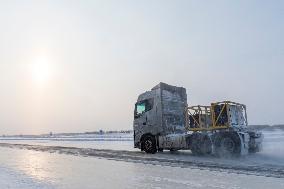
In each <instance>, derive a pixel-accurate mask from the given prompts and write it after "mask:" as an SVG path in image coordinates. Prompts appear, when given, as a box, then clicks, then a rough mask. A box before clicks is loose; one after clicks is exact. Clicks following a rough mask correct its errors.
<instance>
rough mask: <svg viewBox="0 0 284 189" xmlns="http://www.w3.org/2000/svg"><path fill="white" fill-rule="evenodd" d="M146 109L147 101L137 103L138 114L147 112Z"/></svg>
mask: <svg viewBox="0 0 284 189" xmlns="http://www.w3.org/2000/svg"><path fill="white" fill-rule="evenodd" d="M145 110H146V103H145V102H141V103H139V104H137V105H136V114H137V115H141V114H143V113H144V112H145Z"/></svg>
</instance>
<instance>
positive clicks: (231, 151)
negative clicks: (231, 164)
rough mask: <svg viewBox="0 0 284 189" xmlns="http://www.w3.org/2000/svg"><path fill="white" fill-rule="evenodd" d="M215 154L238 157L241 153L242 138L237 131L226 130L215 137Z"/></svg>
mask: <svg viewBox="0 0 284 189" xmlns="http://www.w3.org/2000/svg"><path fill="white" fill-rule="evenodd" d="M214 148H215V154H216V155H217V156H218V157H225V158H229V157H237V156H240V154H241V140H240V137H239V135H238V134H237V133H234V132H224V133H221V134H219V135H218V136H217V137H215V141H214Z"/></svg>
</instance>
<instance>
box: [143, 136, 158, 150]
mask: <svg viewBox="0 0 284 189" xmlns="http://www.w3.org/2000/svg"><path fill="white" fill-rule="evenodd" d="M142 146H143V148H142V149H143V150H144V151H145V152H146V153H148V154H154V153H156V152H157V145H156V140H155V137H153V136H150V135H149V136H146V137H144V138H143V140H142Z"/></svg>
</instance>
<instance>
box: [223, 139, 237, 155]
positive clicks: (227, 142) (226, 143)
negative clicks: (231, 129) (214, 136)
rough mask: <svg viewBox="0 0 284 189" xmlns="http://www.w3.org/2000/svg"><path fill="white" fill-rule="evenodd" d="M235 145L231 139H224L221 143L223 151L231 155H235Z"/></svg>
mask: <svg viewBox="0 0 284 189" xmlns="http://www.w3.org/2000/svg"><path fill="white" fill-rule="evenodd" d="M235 146H236V145H235V143H234V141H233V140H232V139H230V138H224V139H223V140H222V142H221V147H222V150H223V151H225V152H230V153H233V152H234V150H235Z"/></svg>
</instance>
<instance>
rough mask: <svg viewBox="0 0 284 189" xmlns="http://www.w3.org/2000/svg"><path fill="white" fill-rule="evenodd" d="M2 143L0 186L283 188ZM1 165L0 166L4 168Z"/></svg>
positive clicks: (270, 182)
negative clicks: (12, 146) (4, 145)
mask: <svg viewBox="0 0 284 189" xmlns="http://www.w3.org/2000/svg"><path fill="white" fill-rule="evenodd" d="M0 149H1V156H0V161H1V166H0V173H1V174H0V175H1V176H0V178H1V180H0V184H1V186H4V187H1V188H16V189H17V188H74V189H75V188H182V189H184V188H200V189H205V188H206V189H208V188H229V189H230V188H232V189H233V188H234V189H236V188H283V187H284V182H283V178H271V177H270V178H269V177H263V176H253V175H245V174H234V173H231V174H228V173H226V172H219V171H209V170H199V169H192V168H180V167H171V166H157V165H150V164H144V163H132V162H124V161H114V160H107V159H105V158H103V159H99V158H93V157H81V156H74V155H65V154H57V153H47V152H39V151H34V150H19V149H11V148H0ZM3 170H4V171H3Z"/></svg>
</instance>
